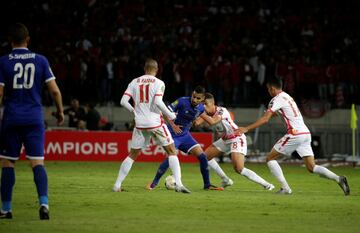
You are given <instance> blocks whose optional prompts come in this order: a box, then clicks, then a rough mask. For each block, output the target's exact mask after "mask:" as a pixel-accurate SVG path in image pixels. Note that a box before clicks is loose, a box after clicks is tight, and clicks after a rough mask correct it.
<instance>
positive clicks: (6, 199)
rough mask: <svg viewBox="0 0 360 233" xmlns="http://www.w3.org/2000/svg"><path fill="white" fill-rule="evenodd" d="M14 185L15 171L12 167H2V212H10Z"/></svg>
mask: <svg viewBox="0 0 360 233" xmlns="http://www.w3.org/2000/svg"><path fill="white" fill-rule="evenodd" d="M14 184H15V170H14V168H13V167H3V168H2V172H1V202H2V208H1V209H2V210H4V211H11V198H12V192H13V187H14Z"/></svg>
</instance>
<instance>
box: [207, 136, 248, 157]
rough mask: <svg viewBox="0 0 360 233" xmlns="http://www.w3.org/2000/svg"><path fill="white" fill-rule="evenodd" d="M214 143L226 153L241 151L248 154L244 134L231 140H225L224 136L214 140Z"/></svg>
mask: <svg viewBox="0 0 360 233" xmlns="http://www.w3.org/2000/svg"><path fill="white" fill-rule="evenodd" d="M213 145H214V146H215V147H216V148H217V149H218V150H219V151H221V152H223V153H225V154H226V155H228V154H230V153H233V152H235V153H241V154H243V155H246V153H247V143H246V137H245V136H244V134H243V135H242V136H238V137H236V138H233V139H231V140H226V141H224V140H223V139H222V138H220V139H218V140H217V141H215V142H213Z"/></svg>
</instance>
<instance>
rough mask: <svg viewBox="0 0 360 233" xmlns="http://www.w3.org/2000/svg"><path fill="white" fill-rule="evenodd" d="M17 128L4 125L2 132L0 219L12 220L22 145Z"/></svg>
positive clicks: (0, 151)
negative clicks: (17, 162)
mask: <svg viewBox="0 0 360 233" xmlns="http://www.w3.org/2000/svg"><path fill="white" fill-rule="evenodd" d="M20 134H21V132H20V130H18V129H17V128H14V127H9V126H6V125H3V128H2V131H1V146H0V147H1V148H0V149H1V150H0V158H1V166H2V169H1V184H0V187H1V188H0V189H1V191H0V192H1V202H2V207H1V211H0V218H8V219H11V218H12V194H13V188H14V185H15V161H16V160H18V159H19V156H20V150H21V146H22V143H21V141H20V138H21V135H20Z"/></svg>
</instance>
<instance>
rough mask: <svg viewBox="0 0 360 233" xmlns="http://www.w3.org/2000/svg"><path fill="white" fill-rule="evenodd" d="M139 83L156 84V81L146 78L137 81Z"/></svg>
mask: <svg viewBox="0 0 360 233" xmlns="http://www.w3.org/2000/svg"><path fill="white" fill-rule="evenodd" d="M137 82H138V83H140V82H141V83H154V82H155V79H154V78H144V79H138V80H137Z"/></svg>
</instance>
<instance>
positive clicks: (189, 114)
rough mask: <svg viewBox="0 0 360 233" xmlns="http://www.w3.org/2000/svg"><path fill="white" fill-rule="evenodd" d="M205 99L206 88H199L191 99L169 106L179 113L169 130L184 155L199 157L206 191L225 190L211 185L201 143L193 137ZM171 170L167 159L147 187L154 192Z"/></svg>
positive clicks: (181, 99)
mask: <svg viewBox="0 0 360 233" xmlns="http://www.w3.org/2000/svg"><path fill="white" fill-rule="evenodd" d="M204 99H205V88H204V87H202V86H197V87H196V88H195V89H194V91H193V93H192V95H191V97H181V98H179V99H177V100H176V101H174V102H173V103H172V104H170V105H169V108H170V109H171V110H172V111H173V112H175V113H177V116H176V119H175V121H169V125H170V127H169V130H170V132H171V135H172V137H173V139H174V142H175V147H176V148H177V149H179V150H181V151H182V152H184V153H189V154H191V155H195V156H197V158H198V160H199V162H200V172H201V175H202V177H203V182H204V189H205V190H224V189H223V188H222V187H215V186H214V185H212V184H210V177H209V170H208V161H207V158H206V155H205V154H204V151H203V150H202V148H201V146H200V145H199V143H198V142H197V141H196V140H195V139H194V138H193V137H192V136H191V134H190V132H189V131H190V128H191V126H192V123H193V121H194V120H195V119H196V118H197V117H199V116H200V115H202V114H205V113H204V111H205V109H204V105H203V101H204ZM168 168H169V162H168V159H165V160H164V161H163V162H162V163H161V164H160V166H159V168H158V170H157V173H156V175H155V177H154V179H153V181H152V182H151V183H150V184H149V185H148V186H147V189H149V190H152V189H154V188H155V187H156V185H157V184H158V183H159V181H160V179H161V177H162V176H163V175H164V174H165V172H166V171H167V169H168Z"/></svg>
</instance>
